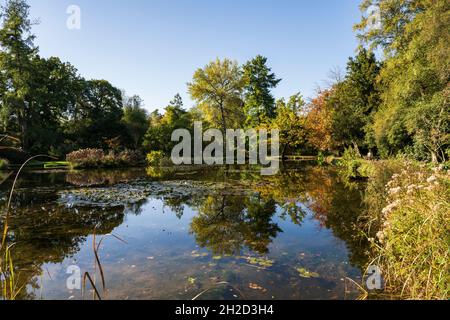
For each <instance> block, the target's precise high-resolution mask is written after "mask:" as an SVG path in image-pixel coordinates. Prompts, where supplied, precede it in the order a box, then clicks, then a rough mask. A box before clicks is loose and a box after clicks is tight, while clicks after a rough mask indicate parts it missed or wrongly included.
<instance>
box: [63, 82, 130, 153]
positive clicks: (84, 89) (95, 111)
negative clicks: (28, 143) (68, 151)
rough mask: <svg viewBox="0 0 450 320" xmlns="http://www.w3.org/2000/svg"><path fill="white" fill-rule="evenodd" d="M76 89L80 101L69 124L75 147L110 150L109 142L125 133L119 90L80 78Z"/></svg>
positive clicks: (68, 127)
mask: <svg viewBox="0 0 450 320" xmlns="http://www.w3.org/2000/svg"><path fill="white" fill-rule="evenodd" d="M77 90H79V91H78V94H77V101H76V104H75V106H74V108H73V110H72V114H71V117H70V123H68V125H67V129H68V131H67V133H68V134H69V137H68V138H69V139H70V140H71V141H72V144H73V146H72V148H74V149H75V148H89V147H96V148H107V144H106V141H107V140H109V139H113V138H117V137H123V136H124V135H125V134H126V128H125V126H124V125H123V123H122V121H121V120H122V117H123V101H122V92H121V91H120V90H119V89H117V88H115V87H114V86H113V85H112V84H110V83H109V82H108V81H106V80H89V81H86V80H84V79H80V80H79V82H78V83H77Z"/></svg>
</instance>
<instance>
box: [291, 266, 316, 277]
mask: <svg viewBox="0 0 450 320" xmlns="http://www.w3.org/2000/svg"><path fill="white" fill-rule="evenodd" d="M296 270H297V272H298V273H299V274H300V277H302V278H318V277H320V275H319V274H318V273H317V272H312V271H309V270H306V269H305V268H300V267H299V268H296Z"/></svg>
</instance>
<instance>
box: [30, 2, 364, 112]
mask: <svg viewBox="0 0 450 320" xmlns="http://www.w3.org/2000/svg"><path fill="white" fill-rule="evenodd" d="M359 2H360V1H359V0H127V1H125V0H69V1H68V0H29V4H30V5H31V14H32V17H34V18H39V19H40V24H39V25H37V26H35V27H34V29H33V30H34V33H35V34H36V36H37V40H36V44H37V45H38V46H39V47H40V52H41V55H42V56H45V57H48V56H58V57H60V58H61V59H62V60H63V61H69V62H71V63H72V64H73V65H74V66H76V67H77V68H78V70H79V72H80V74H81V75H83V76H84V77H86V78H95V79H106V80H108V81H110V82H111V83H112V84H113V85H115V86H116V87H118V88H121V89H124V90H125V91H126V92H127V94H129V95H132V94H138V95H140V96H141V97H142V98H143V99H144V102H145V105H146V108H147V109H149V110H154V109H156V108H160V109H161V108H163V107H165V106H166V105H167V104H168V102H169V101H170V100H171V99H172V97H173V96H174V95H175V94H176V93H177V92H179V93H180V94H181V95H182V97H183V98H184V100H185V106H186V107H190V106H191V105H192V102H191V101H190V99H189V96H188V94H187V92H186V91H187V88H186V83H187V82H189V81H190V80H191V78H192V75H193V73H194V71H195V70H196V69H197V68H199V67H203V66H204V65H206V64H207V63H208V62H209V61H211V60H213V59H215V58H216V57H219V58H224V57H227V58H231V59H234V60H237V61H238V62H239V63H244V62H246V61H247V60H249V59H251V58H252V57H254V56H256V55H257V54H261V55H264V56H266V57H267V58H268V59H269V65H270V67H271V68H272V70H273V71H274V72H275V73H276V75H277V76H278V77H280V78H282V79H283V81H282V82H281V83H280V85H279V87H278V88H277V89H276V90H275V91H274V94H275V96H276V97H277V98H280V97H288V96H290V95H292V94H294V93H295V92H298V91H300V92H302V94H303V95H304V96H305V97H311V96H312V95H313V93H314V90H315V88H316V87H317V85H319V84H321V83H322V81H323V80H325V79H326V78H327V75H328V73H329V70H330V69H332V68H334V67H341V68H342V69H345V64H346V62H347V59H348V57H350V56H352V55H353V54H354V53H355V49H356V46H357V40H356V37H355V35H354V33H353V30H352V26H353V24H354V23H355V22H357V21H358V20H359V17H360V12H359V9H358V5H359ZM69 5H78V6H79V7H80V9H81V29H80V30H69V29H68V28H67V27H66V21H67V18H68V17H69V15H68V14H67V13H66V10H67V7H68V6H69Z"/></svg>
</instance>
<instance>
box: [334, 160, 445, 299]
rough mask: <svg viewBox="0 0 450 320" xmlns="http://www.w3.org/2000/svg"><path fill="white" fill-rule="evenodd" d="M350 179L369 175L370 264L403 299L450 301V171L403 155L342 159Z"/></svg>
mask: <svg viewBox="0 0 450 320" xmlns="http://www.w3.org/2000/svg"><path fill="white" fill-rule="evenodd" d="M341 168H342V169H341V170H342V172H343V173H344V175H345V176H346V177H347V178H351V179H360V178H366V179H368V183H367V186H366V194H365V205H366V210H365V213H364V215H363V216H362V217H361V219H360V222H361V226H362V228H363V230H364V231H365V232H366V233H367V236H368V238H369V240H370V242H371V243H372V248H371V256H372V259H373V260H372V261H371V262H370V265H377V266H378V267H380V268H381V269H382V271H383V278H384V281H385V289H386V292H387V293H388V294H390V295H393V296H394V297H396V298H400V299H448V298H449V293H450V285H449V284H450V263H449V261H450V254H449V245H450V171H448V170H446V169H445V167H444V166H440V167H432V166H431V165H427V164H423V163H417V162H411V161H407V160H404V159H396V160H386V161H371V162H370V161H365V160H362V159H351V161H350V162H348V161H347V162H343V163H342V166H341Z"/></svg>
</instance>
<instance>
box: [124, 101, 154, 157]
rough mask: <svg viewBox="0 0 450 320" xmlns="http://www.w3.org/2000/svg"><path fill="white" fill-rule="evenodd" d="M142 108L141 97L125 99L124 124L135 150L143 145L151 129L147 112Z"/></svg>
mask: <svg viewBox="0 0 450 320" xmlns="http://www.w3.org/2000/svg"><path fill="white" fill-rule="evenodd" d="M142 106H143V101H142V99H141V98H140V97H139V96H136V95H135V96H132V97H125V106H124V110H123V118H122V122H123V123H124V124H125V127H126V128H127V131H128V135H129V136H130V138H131V140H132V146H133V148H134V149H138V148H139V147H140V146H141V145H142V141H143V138H144V135H145V133H146V132H147V130H148V127H149V122H148V115H147V111H146V110H145V109H144V108H143V107H142Z"/></svg>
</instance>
